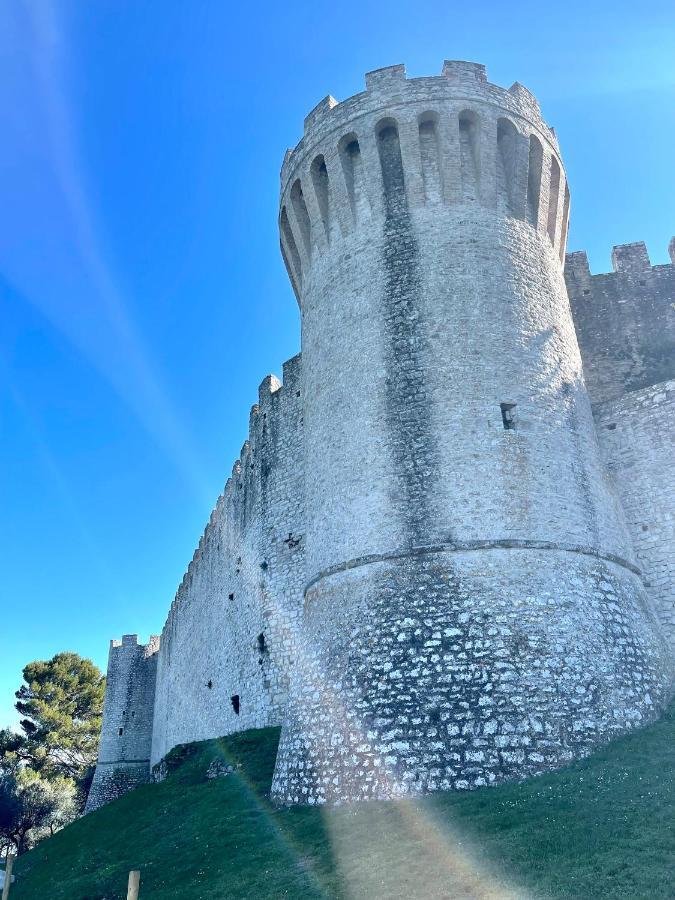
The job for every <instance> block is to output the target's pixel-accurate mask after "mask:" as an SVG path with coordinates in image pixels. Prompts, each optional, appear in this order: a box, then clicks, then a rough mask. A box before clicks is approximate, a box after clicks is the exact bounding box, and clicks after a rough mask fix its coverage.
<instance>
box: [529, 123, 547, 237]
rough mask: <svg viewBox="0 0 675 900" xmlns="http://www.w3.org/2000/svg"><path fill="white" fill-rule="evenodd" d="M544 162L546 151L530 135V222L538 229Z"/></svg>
mask: <svg viewBox="0 0 675 900" xmlns="http://www.w3.org/2000/svg"><path fill="white" fill-rule="evenodd" d="M543 160H544V149H543V147H542V146H541V143H540V142H539V140H538V139H537V138H536V137H535V136H534V135H533V134H532V135H530V156H529V165H528V168H527V208H528V212H529V215H530V222H531V223H532V225H534V226H535V228H536V227H537V222H538V220H539V193H540V191H541V167H542V163H543Z"/></svg>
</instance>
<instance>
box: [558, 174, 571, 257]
mask: <svg viewBox="0 0 675 900" xmlns="http://www.w3.org/2000/svg"><path fill="white" fill-rule="evenodd" d="M569 224H570V189H569V187H568V186H567V184H565V196H564V198H563V214H562V228H561V230H560V261H561V262H562V263H564V262H565V247H566V246H567V230H568V228H569Z"/></svg>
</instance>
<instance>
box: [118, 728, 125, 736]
mask: <svg viewBox="0 0 675 900" xmlns="http://www.w3.org/2000/svg"><path fill="white" fill-rule="evenodd" d="M118 734H119V736H120V737H122V735H123V734H124V728H120V729H119V731H118Z"/></svg>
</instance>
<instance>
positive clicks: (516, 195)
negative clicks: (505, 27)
mask: <svg viewBox="0 0 675 900" xmlns="http://www.w3.org/2000/svg"><path fill="white" fill-rule="evenodd" d="M568 216H569V191H568V189H567V185H566V177H565V172H564V167H563V164H562V161H561V158H560V155H559V148H558V143H557V139H556V137H555V134H554V133H553V132H552V130H551V129H549V128H548V126H547V125H546V124H545V123H544V121H543V120H542V117H541V112H540V110H539V106H538V104H537V102H536V100H535V98H534V97H533V96H532V95H531V94H530V93H529V91H527V90H526V89H525V88H523V87H522V86H521V85H519V84H515V85H513V87H511V88H510V89H509V90H505V89H504V88H501V87H498V86H496V85H492V84H490V83H489V82H488V81H487V76H486V73H485V69H484V67H483V66H480V65H477V64H474V63H465V62H457V61H446V63H445V64H444V66H443V73H442V75H440V76H436V77H432V78H415V79H407V78H406V76H405V70H404V68H403V67H402V66H392V67H389V68H387V69H380V70H378V71H376V72H371V73H369V74H368V75H367V76H366V90H365V91H364V92H363V93H360V94H357V95H356V96H355V97H352V98H350V99H348V100H346V101H343V102H337V101H336V100H335V99H334V98H332V97H327V98H326V99H325V100H323V101H321V103H319V104H318V105H317V106H316V107H315V109H314V110H312V111H311V112H310V114H309V115H308V116H307V118H306V120H305V129H304V134H303V137H302V139H301V141H300V142H299V143H298V145H297V146H296V147H295V149H294V150H292V151H289V152H288V153H287V154H286V157H285V160H284V164H283V168H282V173H281V212H280V219H279V224H280V232H281V246H282V252H283V255H284V259H285V262H286V266H287V268H288V272H289V276H290V279H291V283H292V285H293V288H294V290H295V293H296V296H297V298H298V302H299V303H300V306H301V310H302V348H303V352H302V357H300V356H297V357H295V358H294V359H293V360H291V361H289V363H287V364H286V365H285V366H284V379H283V384H281V383H280V382H279V381H278V380H277V379H276V378H274V377H273V376H270V377H268V378H267V379H265V381H263V383H262V385H261V388H260V401H259V404H258V405H257V406H255V407H254V408H253V410H252V412H251V420H250V433H249V438H248V440H247V441H246V443H245V444H244V446H243V448H242V452H241V457H240V459H239V460H238V461H237V462H236V464H235V466H234V469H233V473H232V478H231V479H230V480H229V481H228V483H227V485H226V488H225V491H224V494H223V496H221V497H220V498H219V500H218V503H217V505H216V508H215V509H214V511H213V513H212V515H211V518H210V521H209V523H208V525H207V528H206V530H205V533H204V536H203V538H202V540H201V541H200V544H199V547H198V549H197V551H196V553H195V556H194V558H193V561H192V562H191V564H190V566H189V567H188V571H187V573H186V575H185V577H184V579H183V582H182V584H181V586H180V588H179V590H178V593H177V595H176V599H175V600H174V603H173V604H172V607H171V611H170V613H169V616H168V619H167V622H166V624H165V627H164V630H163V632H162V636H161V646H160V649H159V651H158V652H154V651H155V650H156V645H154V644H153V653H152V655H151V658H152V660H153V666H155V665H156V676H155V674H154V668H153V669H152V675H150V674H149V672H150V669H148V670H147V673H148V674H144V673H146V670H145V669H143V668H142V667H141V668H134V667H132V666H129V665H127V666H126V667H125V666H121V667H120V666H119V664H118V663H115V662H114V658H113V655H112V654H111V668H110V669H109V686H108V694H109V697H108V698H107V699H106V716H105V720H104V741H103V742H102V745H101V746H102V756H101V764H100V766H99V768H98V769H97V774H96V779H97V780H96V781H95V790H94V791H93V792H92V793H93V795H94V797H95V798H97V799H95V800H92V801H91V802H92V803H94V802H95V803H100V802H104V800H105V799H109V798H110V797H112V796H114V795H115V793H116V792H117V793H119V792H120V791H121V790H123V789H124V788H125V786H126V785H127V783H126V782H125V783H122V781H120V782H119V783H117V782H115V781H114V780H112V779H110V778H109V777H108V775H107V774H106V773H108V772H114V773H120V778H122V779H124V778H127V779H129V781H128V785H129V786H130V785H131V784H132V781H133V779H132V777H131V773H132V768H131V767H132V766H133V765H136V766H137V767H138V768H137V769H136V770H134V771H136V772H137V774H138V778H139V780H142V779H143V778H146V779H147V777H149V766H150V762H149V759H148V758H146V757H151V760H152V762H153V763H157V762H159V761H160V760H161V759H162V757H163V756H164V755H165V754H166V753H167V752H168V751H169V750H170V749H171V748H173V747H175V746H176V745H177V744H179V743H184V742H188V741H193V740H199V739H205V738H211V737H216V736H218V735H222V734H227V733H230V732H233V731H238V730H243V729H247V728H253V727H262V726H268V725H279V724H281V725H282V738H281V743H280V747H279V755H278V759H277V766H276V772H275V777H274V784H273V795H274V797H275V798H276V799H277V800H278V802H280V803H289V804H292V803H322V802H326V801H346V800H353V799H366V798H370V797H393V796H399V795H402V794H417V793H421V792H425V791H432V790H446V789H456V790H466V789H470V788H476V787H481V786H484V785H489V784H494V783H497V782H500V781H504V780H508V779H517V778H522V777H525V776H527V775H533V774H537V773H539V772H544V771H547V770H550V769H552V768H555V767H557V766H560V765H562V764H564V763H565V762H567V761H568V760H570V759H572V758H574V757H577V756H582V755H584V754H586V753H588V752H590V750H591V749H592V748H593V747H594V746H596V745H597V744H600V743H602V742H604V741H607V740H609V739H611V738H612V737H613V736H614V735H616V734H620V733H621V732H624V731H626V730H628V729H630V728H633V727H635V726H637V725H640V724H643V723H645V722H648V721H650V720H652V719H653V718H654V717H655V716H656V715H658V712H659V710H660V709H661V708H662V706H663V704H664V702H665V700H666V698H667V696H668V695H669V693H670V691H671V688H672V668H673V657H672V652H671V651H668V649H667V647H666V641H665V637H667V636H668V634H669V633H670V634H671V635H672V633H673V631H674V630H675V619H674V618H673V617H674V616H675V601H674V599H673V563H672V561H673V559H674V558H675V554H674V553H673V530H672V519H673V484H674V483H673V478H672V472H673V466H672V446H673V443H672V434H673V426H674V425H675V411H674V408H673V388H672V383H671V384H670V385H668V384H665V383H664V382H665V381H666V380H667V379H670V378H672V377H673V376H674V375H675V371H673V369H674V368H675V358H674V354H673V353H671V352H670V350H669V349H668V348H669V347H671V349H672V332H671V330H670V329H672V310H673V303H674V299H675V277H674V276H673V271H674V270H675V267H673V266H657V267H653V268H652V267H650V266H649V260H648V258H647V256H646V251H645V250H644V247H643V246H642V245H628V246H626V247H617V248H615V253H614V265H615V269H616V271H615V273H612V274H610V275H607V276H591V275H590V273H589V272H588V265H587V262H585V257H584V255H583V254H571V255H568V257H567V264H566V270H565V273H563V265H562V261H563V260H564V259H565V255H564V251H565V243H566V235H567V225H568ZM565 275H566V278H567V288H568V289H569V294H570V297H571V300H572V308H571V309H570V302H569V300H568V294H567V290H566V285H565V277H564V276H565ZM638 301H639V302H638ZM573 315H574V317H575V319H574V320H573ZM624 337H625V340H627V341H628V343H629V345H630V346H629V349H628V351H626V350H625V347H624V346H623V345H622V340H623V339H624ZM577 338H578V339H579V343H578V342H577ZM669 341H670V344H669ZM579 344H581V352H580V347H579ZM582 359H583V370H582ZM589 395H590V396H589ZM598 437H599V442H598ZM115 659H117V658H116V657H115ZM155 684H156V686H155ZM143 685H145V686H143ZM127 696H128V697H132V696H133V697H138V698H139V703H141V702H142V703H143V704H144V712H143V715H142V716H140V720H142V722H143V723H144V724H143V727H142V729H141V731H142V740H141V736H140V735H141V731H139V741H141V743H142V752H143V754H144V759H143V760H141V761H138V762H132V761H131V760H130V759H129V758H128V753H127V751H126V750H123V748H122V744H120V743H116V742H115V741H116V733H115V729H116V728H117V727H118V719H119V717H120V715H121V711H122V710H123V709H126V708H127V705H128V704H127V701H126V700H125V699H124V698H126V697H127ZM138 714H139V713H137V715H138ZM150 730H151V731H152V739H151V750H150V749H148V741H149V733H150ZM139 753H140V751H139ZM155 772H157V773H160V774H161V766H160V767H157V766H155ZM106 779H108V780H106ZM104 785H105V787H104Z"/></svg>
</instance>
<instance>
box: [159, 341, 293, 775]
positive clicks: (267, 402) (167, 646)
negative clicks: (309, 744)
mask: <svg viewBox="0 0 675 900" xmlns="http://www.w3.org/2000/svg"><path fill="white" fill-rule="evenodd" d="M300 369H301V360H300V357H299V356H296V357H294V358H293V359H291V360H290V361H289V362H287V363H286V364H285V365H284V382H283V385H282V384H280V383H279V381H278V380H277V379H276V378H274V377H273V376H270V377H268V378H266V379H265V380H264V381H263V382H262V384H261V386H260V397H259V403H258V405H256V406H254V407H253V409H252V411H251V417H250V433H249V439H248V441H247V442H246V443H245V444H244V446H243V447H242V451H241V456H240V458H239V460H237V462H236V463H235V465H234V468H233V471H232V477H231V479H230V480H229V481H228V482H227V485H226V487H225V491H224V493H223V495H222V496H221V497H219V499H218V502H217V504H216V507H215V509H214V511H213V513H212V515H211V518H210V520H209V523H208V525H207V527H206V530H205V532H204V535H203V537H202V539H201V540H200V542H199V547H198V549H197V551H196V552H195V555H194V558H193V560H192V562H191V563H190V566H189V567H188V571H187V573H186V575H185V577H184V578H183V582H182V584H181V586H180V588H179V590H178V592H177V594H176V598H175V600H174V602H173V604H172V606H171V610H170V612H169V616H168V618H167V621H166V625H165V626H164V629H163V631H162V642H161V650H160V653H159V662H158V675H157V698H156V704H155V716H154V733H153V742H152V760H153V763H155V762H157V761H158V760H160V759H161V758H162V757H163V756H164V755H165V754H166V753H167V752H168V751H169V750H170V749H171V748H172V747H174V746H175V745H176V744H179V743H183V742H187V741H194V740H202V739H206V738H212V737H217V736H219V735H223V734H229V733H231V732H233V731H241V730H244V729H247V728H261V727H264V726H267V725H278V724H280V722H281V717H282V713H283V710H284V708H285V704H286V696H287V691H288V678H289V669H290V667H291V665H292V661H293V657H294V645H295V636H296V630H297V627H298V623H299V619H300V611H301V606H302V587H303V584H304V564H303V557H304V509H303V502H302V445H301V440H302V437H301V435H302V413H301V397H300Z"/></svg>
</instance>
